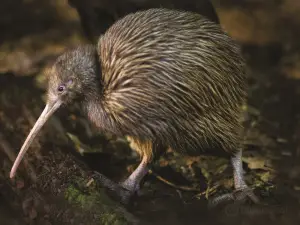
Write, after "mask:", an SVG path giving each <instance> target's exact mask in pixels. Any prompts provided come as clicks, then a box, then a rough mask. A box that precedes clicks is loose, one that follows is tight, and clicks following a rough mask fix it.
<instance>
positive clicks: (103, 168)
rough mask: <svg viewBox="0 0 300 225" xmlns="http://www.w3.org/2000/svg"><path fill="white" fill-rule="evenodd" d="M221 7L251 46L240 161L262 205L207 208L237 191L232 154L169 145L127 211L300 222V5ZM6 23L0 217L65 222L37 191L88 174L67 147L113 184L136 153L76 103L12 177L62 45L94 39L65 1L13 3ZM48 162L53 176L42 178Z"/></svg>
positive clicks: (1, 45) (174, 219)
mask: <svg viewBox="0 0 300 225" xmlns="http://www.w3.org/2000/svg"><path fill="white" fill-rule="evenodd" d="M213 3H214V5H215V6H216V9H217V13H218V15H219V17H220V21H221V25H222V26H223V27H224V29H225V30H226V31H228V33H229V34H230V35H232V36H233V37H234V38H235V39H236V40H237V41H239V42H240V43H241V44H242V46H243V52H244V55H245V58H246V59H247V63H248V65H249V79H248V80H249V92H248V93H249V99H248V105H247V107H245V128H246V140H245V150H244V159H243V160H244V168H245V172H246V179H247V182H248V183H249V184H250V186H251V187H253V188H254V189H255V193H256V194H257V195H258V196H259V197H260V198H261V200H262V203H261V204H259V205H252V204H247V205H234V204H230V203H229V204H225V205H222V206H220V207H218V208H216V209H212V210H209V209H208V208H207V197H208V198H211V197H212V196H215V195H218V194H221V193H226V192H230V191H231V190H232V170H231V167H230V165H229V164H228V160H226V159H224V158H222V157H219V156H206V155H205V156H198V157H187V156H184V157H183V156H182V155H178V154H176V153H173V152H167V154H166V155H165V156H163V157H162V158H161V159H160V160H159V161H158V162H157V163H156V164H155V166H154V168H153V173H150V174H149V175H148V176H147V177H146V179H145V183H144V188H143V191H142V193H141V194H140V196H138V198H136V199H135V200H134V202H133V204H132V205H131V206H129V207H128V210H129V212H131V213H132V214H133V215H134V216H136V217H137V218H141V219H142V220H143V221H147V222H150V224H174V225H177V224H178V225H181V224H202V225H206V224H207V225H208V224H231V225H233V224H266V223H272V224H299V222H300V211H299V209H300V208H299V206H300V179H299V175H300V165H299V162H300V141H299V140H300V139H299V136H300V122H299V116H300V102H299V96H300V57H299V53H298V52H299V51H298V50H299V49H300V44H299V41H298V40H299V38H300V30H299V29H298V28H299V26H300V4H299V3H298V2H297V1H295V0H270V1H264V0H244V1H239V0H222V1H221V0H214V1H213ZM0 28H1V30H2V32H1V35H0V54H1V55H0V150H1V151H0V166H1V171H0V221H1V222H0V224H1V225H2V224H3V225H10V224H11V225H13V224H59V223H58V222H56V223H53V222H51V220H48V218H49V217H51V218H52V216H53V215H54V214H55V216H56V217H57V218H60V217H61V215H60V213H59V212H56V211H51V210H49V209H48V210H47V209H44V210H42V213H41V212H40V211H39V210H38V209H37V208H39V207H41V204H42V203H41V202H39V203H38V201H37V200H36V199H39V196H36V194H32V193H33V192H34V191H33V190H36V189H39V190H43V192H42V193H44V194H45V195H47V198H48V199H51V198H52V197H53V196H54V195H56V194H57V193H59V192H60V190H59V189H57V187H58V185H57V184H56V183H55V182H56V179H57V180H58V179H60V180H64V182H65V183H68V179H70V177H71V176H73V175H74V174H77V175H79V176H80V175H81V174H82V171H80V169H79V168H78V166H77V164H70V163H69V162H70V161H68V159H64V160H63V162H64V163H62V164H61V165H58V164H57V163H56V162H61V161H62V159H60V158H59V157H60V155H61V154H60V153H59V152H67V153H68V154H69V153H70V154H71V156H72V157H74V158H75V159H76V160H77V161H78V165H80V163H83V164H85V165H86V166H87V167H88V168H89V169H90V170H97V171H99V172H101V173H103V174H105V175H106V176H109V177H110V178H112V179H114V180H120V179H124V178H125V177H126V176H127V175H128V174H129V173H130V171H132V170H133V169H134V168H135V166H136V165H137V163H138V160H139V159H138V157H137V156H136V155H135V154H134V153H132V152H131V150H130V148H129V146H128V144H127V143H126V141H124V140H123V139H121V138H117V137H114V136H110V135H108V134H101V133H98V132H96V130H95V129H94V127H93V126H91V125H90V124H89V123H88V122H87V120H86V119H85V117H84V115H82V113H81V111H80V110H79V109H78V106H76V105H75V106H73V107H71V108H64V109H62V110H60V111H59V112H58V113H56V114H55V116H54V118H53V119H51V121H49V123H48V124H47V125H46V127H45V128H44V129H43V131H42V132H41V134H40V135H39V138H38V139H37V140H36V141H35V142H34V143H33V145H32V147H31V149H30V151H29V154H28V156H27V157H26V160H25V164H24V166H23V167H22V168H20V171H21V172H20V174H21V175H20V176H19V177H18V179H17V180H16V181H11V180H10V179H9V177H8V174H9V170H10V168H11V165H12V162H13V161H14V158H15V156H16V154H17V152H18V150H19V148H20V146H21V145H22V142H23V141H24V138H25V137H26V136H27V134H28V132H29V131H30V129H31V127H32V125H33V124H34V122H35V120H36V119H37V117H38V116H39V114H40V112H41V111H42V109H43V107H44V99H45V96H44V90H45V87H46V84H45V77H44V74H45V72H46V71H47V68H48V65H49V64H50V63H51V62H53V60H54V59H55V57H57V56H58V55H59V54H60V53H61V52H63V51H64V50H65V49H67V48H70V47H72V46H76V45H78V44H82V43H87V42H88V41H87V40H86V38H85V36H84V33H83V30H82V27H81V24H80V20H79V17H78V15H77V13H76V10H74V9H72V8H71V7H70V6H69V5H68V4H67V3H66V1H60V0H55V1H46V0H39V1H38V0H27V1H21V0H13V1H5V3H1V8H0ZM79 140H80V141H79ZM82 151H84V154H82ZM45 156H47V157H45ZM72 162H73V161H72ZM45 170H48V171H51V173H49V174H51V176H52V177H51V176H50V177H49V176H47V177H45V176H43V173H42V171H45ZM161 177H162V178H163V179H164V180H167V181H168V182H171V183H172V184H173V186H171V185H168V184H166V182H162V181H161ZM174 186H175V187H174ZM54 187H55V188H54ZM62 188H63V187H62ZM184 188H186V189H187V190H182V189H184ZM30 190H31V191H30ZM25 192H26V195H24V193H25ZM30 193H31V194H30ZM34 193H36V192H34ZM39 193H41V192H39ZM43 208H46V207H45V206H43ZM61 224H68V222H65V223H63V222H62V223H61ZM74 224H76V223H74Z"/></svg>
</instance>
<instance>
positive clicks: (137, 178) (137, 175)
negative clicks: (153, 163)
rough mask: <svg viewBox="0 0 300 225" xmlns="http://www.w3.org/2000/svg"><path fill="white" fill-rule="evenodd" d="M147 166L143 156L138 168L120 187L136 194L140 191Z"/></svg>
mask: <svg viewBox="0 0 300 225" xmlns="http://www.w3.org/2000/svg"><path fill="white" fill-rule="evenodd" d="M148 165H149V164H148V160H147V157H145V156H144V157H143V159H142V161H141V163H140V164H139V166H138V167H137V168H136V169H135V170H134V171H133V173H132V174H131V175H130V176H129V177H128V178H127V179H126V180H125V181H123V182H122V183H121V185H122V187H124V188H126V189H127V190H129V191H131V192H137V191H138V190H139V189H140V183H141V181H142V179H143V178H144V176H145V175H146V174H147V173H148V170H149V168H148Z"/></svg>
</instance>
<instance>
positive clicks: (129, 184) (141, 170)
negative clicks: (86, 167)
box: [94, 138, 153, 204]
mask: <svg viewBox="0 0 300 225" xmlns="http://www.w3.org/2000/svg"><path fill="white" fill-rule="evenodd" d="M128 139H130V141H131V147H132V148H133V149H134V150H136V151H137V152H138V153H139V154H140V155H142V161H141V163H140V164H139V166H138V167H137V168H136V169H135V170H134V171H133V173H132V174H131V175H130V176H129V177H128V178H127V179H126V180H125V181H123V182H121V183H119V184H117V183H115V182H113V181H111V180H110V179H108V178H106V177H105V176H103V175H101V174H96V175H95V176H94V178H95V179H96V181H97V182H99V183H100V184H101V185H102V186H104V187H105V188H108V189H109V190H111V191H113V192H114V193H115V194H117V195H118V196H119V197H120V198H121V202H122V203H124V204H127V203H128V202H129V201H130V199H131V197H132V196H133V195H134V194H135V193H136V192H137V191H138V190H139V189H140V183H141V181H142V179H143V178H144V177H145V175H146V174H147V173H148V169H149V168H148V166H149V163H150V161H151V155H152V154H153V143H152V142H151V141H140V140H138V139H134V138H128Z"/></svg>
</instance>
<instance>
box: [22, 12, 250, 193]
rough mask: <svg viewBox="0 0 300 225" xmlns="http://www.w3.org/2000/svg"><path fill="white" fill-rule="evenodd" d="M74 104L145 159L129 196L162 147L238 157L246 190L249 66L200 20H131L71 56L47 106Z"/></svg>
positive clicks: (150, 15) (149, 16) (61, 63)
mask: <svg viewBox="0 0 300 225" xmlns="http://www.w3.org/2000/svg"><path fill="white" fill-rule="evenodd" d="M77 97H78V100H80V101H81V103H82V107H83V108H84V109H85V111H86V113H87V115H88V117H89V119H90V120H91V121H92V122H93V123H94V124H95V125H96V126H97V127H99V128H101V129H102V130H103V131H110V132H113V133H115V134H117V135H119V136H129V137H130V139H131V140H132V141H133V143H134V146H135V149H136V150H137V151H138V152H139V153H140V154H141V156H142V158H143V160H142V163H141V164H140V166H139V167H138V168H137V169H136V171H135V172H134V173H133V174H132V175H131V176H130V177H129V178H128V179H127V180H126V181H125V182H124V183H123V187H125V188H126V189H128V190H130V191H134V190H136V189H137V187H138V184H139V182H140V180H141V178H142V177H143V176H144V175H145V171H147V168H148V164H149V163H150V162H151V159H152V155H153V154H154V153H155V148H156V147H157V145H158V143H159V144H160V145H162V146H164V147H171V148H172V149H173V150H175V151H179V152H182V153H184V152H189V151H190V152H193V153H195V152H199V153H201V152H202V151H204V150H206V149H207V148H210V147H214V148H219V149H220V150H223V151H225V152H228V153H230V154H231V155H232V157H233V159H234V158H235V157H237V160H233V165H234V171H235V172H236V173H239V174H237V175H235V186H236V187H237V188H244V187H246V184H245V182H244V180H243V178H242V172H241V170H240V169H241V163H240V162H241V159H240V154H239V153H240V151H241V149H240V147H241V138H242V137H241V131H242V125H241V106H242V104H243V103H244V102H245V98H246V74H245V63H244V60H243V57H242V56H241V53H240V49H239V47H238V45H237V44H236V43H235V42H234V41H233V40H232V39H231V38H230V37H229V36H228V35H227V34H226V33H225V32H224V31H222V29H221V27H220V26H219V25H217V24H215V23H213V22H210V21H209V20H207V19H205V18H204V17H202V16H201V15H199V14H196V13H192V12H181V11H177V10H168V9H150V10H145V11H140V12H136V13H132V14H129V15H127V16H125V17H124V18H122V19H120V20H118V21H117V22H116V23H114V24H113V25H112V26H111V27H110V28H109V29H108V30H107V31H106V32H105V34H104V35H102V36H101V37H100V38H99V42H98V45H97V46H84V47H79V48H77V49H74V50H71V51H68V52H66V53H65V54H63V55H62V56H60V57H59V58H58V59H57V61H56V63H55V64H54V66H53V70H52V73H51V74H50V77H49V88H48V102H49V103H48V105H50V107H52V108H54V109H53V110H55V109H56V108H57V107H58V106H56V105H60V104H62V103H69V102H71V101H75V100H76V99H77ZM57 102H58V103H57ZM46 108H47V107H46ZM52 108H51V110H52ZM45 110H46V109H45ZM47 110H48V109H47ZM47 110H46V111H47ZM30 136H33V135H31V134H30ZM29 139H30V138H29ZM28 142H30V141H28ZM24 145H25V147H23V148H24V149H26V145H27V141H26V143H25V144H24ZM23 148H22V149H23ZM21 152H23V150H21ZM237 155H238V156H237ZM235 161H236V162H237V164H236V165H235Z"/></svg>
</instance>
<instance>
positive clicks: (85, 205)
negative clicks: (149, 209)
mask: <svg viewBox="0 0 300 225" xmlns="http://www.w3.org/2000/svg"><path fill="white" fill-rule="evenodd" d="M77 182H78V183H77V184H75V185H70V186H69V187H68V188H66V190H65V198H66V199H67V200H68V202H70V203H71V204H75V205H77V206H78V207H80V208H81V209H82V210H84V211H86V212H89V213H90V214H92V215H93V217H94V218H96V219H97V221H99V224H101V225H126V224H128V222H127V220H126V219H125V218H124V216H123V215H122V213H121V212H119V211H117V208H118V205H117V203H115V202H113V201H112V200H111V199H110V198H109V197H108V196H107V195H106V194H105V193H104V192H103V190H102V189H98V188H95V187H93V186H91V187H89V188H86V187H85V186H83V184H86V182H84V181H83V180H82V179H78V180H77ZM82 189H83V190H82Z"/></svg>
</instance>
